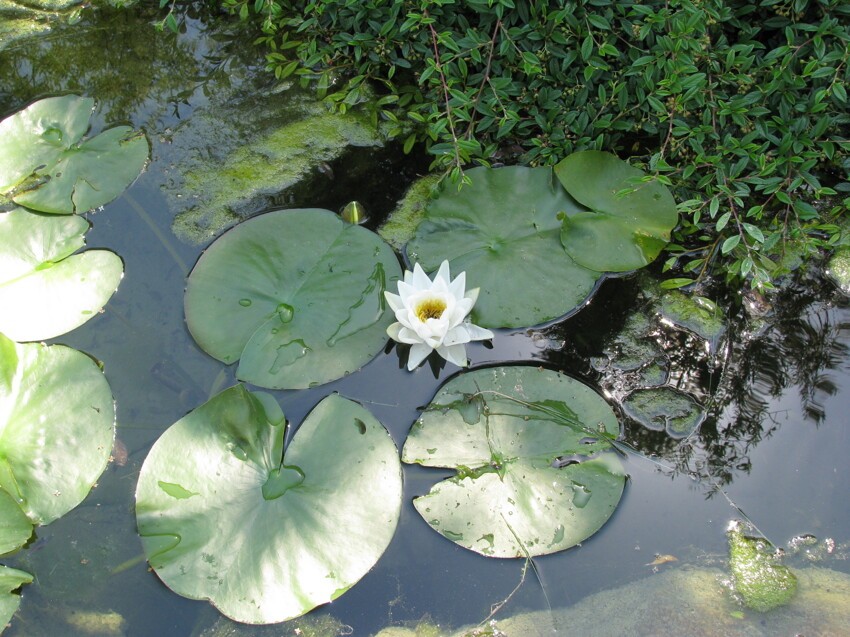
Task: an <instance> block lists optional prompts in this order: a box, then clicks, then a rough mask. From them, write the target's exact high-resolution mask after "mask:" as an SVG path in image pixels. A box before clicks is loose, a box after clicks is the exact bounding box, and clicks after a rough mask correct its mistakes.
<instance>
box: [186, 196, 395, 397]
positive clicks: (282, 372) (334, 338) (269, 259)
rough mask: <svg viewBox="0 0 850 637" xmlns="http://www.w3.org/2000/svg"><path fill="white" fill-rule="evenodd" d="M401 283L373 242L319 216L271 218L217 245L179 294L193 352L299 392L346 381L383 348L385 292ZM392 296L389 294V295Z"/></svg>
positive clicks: (387, 253)
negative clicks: (183, 295)
mask: <svg viewBox="0 0 850 637" xmlns="http://www.w3.org/2000/svg"><path fill="white" fill-rule="evenodd" d="M400 275H401V268H400V266H399V263H398V259H397V257H396V255H395V253H393V251H392V249H391V248H390V247H389V246H388V245H387V244H386V243H385V242H384V241H383V240H382V239H381V238H380V237H378V235H376V234H375V233H373V232H371V231H369V230H367V229H365V228H361V227H359V226H355V225H351V224H348V223H345V222H343V221H341V220H340V219H339V217H338V216H337V215H335V214H333V213H332V212H330V211H327V210H314V209H301V210H277V211H274V212H270V213H267V214H264V215H260V216H258V217H254V218H253V219H250V220H248V221H246V222H244V223H242V224H240V225H238V226H237V227H235V228H233V229H232V230H230V231H228V232H226V233H225V234H224V235H222V236H221V237H220V238H219V239H218V240H217V241H215V242H214V243H213V244H212V245H211V246H210V247H209V248H208V249H207V251H206V252H205V253H204V254H203V255H202V256H201V258H200V259H199V260H198V263H197V265H196V266H195V268H194V269H193V270H192V273H191V274H190V276H189V283H188V285H187V287H186V302H185V307H186V322H187V323H188V325H189V331H190V332H191V333H192V336H193V337H194V338H195V340H196V341H197V342H198V344H199V345H200V346H201V348H202V349H203V350H204V351H205V352H207V353H208V354H210V355H211V356H213V357H214V358H217V359H218V360H220V361H223V362H225V363H232V362H234V361H236V360H237V359H239V361H240V362H239V369H238V370H237V376H238V377H239V378H240V379H241V380H245V381H248V382H251V383H254V384H255V385H260V386H262V387H271V388H275V389H282V388H288V389H294V388H303V387H308V386H312V385H316V384H321V383H326V382H329V381H331V380H335V379H337V378H341V377H342V376H344V375H346V374H348V373H349V372H353V371H355V370H356V369H358V368H360V367H362V366H363V365H365V364H366V363H367V362H369V360H371V359H372V358H373V357H374V356H375V355H376V354H377V353H378V352H379V351H380V350H381V348H382V347H383V346H384V345H385V344H386V342H387V334H386V329H387V326H388V325H389V324H390V323H391V322H392V318H393V316H392V312H391V311H390V310H388V309H387V308H386V304H385V300H384V290H385V289H386V288H387V286H389V285H390V284H393V283H394V282H395V281H397V280H398V278H399V277H400ZM392 288H393V289H395V286H394V285H393V286H392Z"/></svg>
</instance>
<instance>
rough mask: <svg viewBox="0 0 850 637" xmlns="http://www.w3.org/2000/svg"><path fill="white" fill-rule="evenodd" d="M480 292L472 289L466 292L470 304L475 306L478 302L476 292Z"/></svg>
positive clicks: (477, 289)
mask: <svg viewBox="0 0 850 637" xmlns="http://www.w3.org/2000/svg"><path fill="white" fill-rule="evenodd" d="M464 274H466V273H464ZM480 291H481V288H472V289H471V290H469V291H467V293H466V298H467V299H469V300H470V301H472V304H473V305H475V302H476V301H477V300H478V292H480Z"/></svg>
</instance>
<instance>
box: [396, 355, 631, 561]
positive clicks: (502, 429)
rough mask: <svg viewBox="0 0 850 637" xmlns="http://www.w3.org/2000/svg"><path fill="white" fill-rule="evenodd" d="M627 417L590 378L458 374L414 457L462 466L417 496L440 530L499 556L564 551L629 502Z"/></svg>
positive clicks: (408, 447)
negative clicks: (617, 450)
mask: <svg viewBox="0 0 850 637" xmlns="http://www.w3.org/2000/svg"><path fill="white" fill-rule="evenodd" d="M618 433H619V425H618V423H617V419H616V417H615V416H614V412H613V411H612V410H611V408H610V407H609V406H608V404H607V403H606V402H605V401H604V400H602V398H600V397H599V395H598V394H596V393H595V392H594V391H593V390H591V389H590V388H589V387H587V386H586V385H583V384H582V383H580V382H578V381H576V380H574V379H572V378H569V377H567V376H564V375H563V374H559V373H557V372H553V371H549V370H543V369H539V368H536V367H495V368H491V369H480V370H476V371H473V372H468V373H464V374H460V375H459V376H456V377H455V378H454V379H452V380H451V381H449V382H448V383H447V384H446V385H445V386H443V388H442V389H440V391H439V392H438V393H437V395H436V396H435V398H434V400H433V401H432V402H431V404H430V405H428V408H427V409H426V410H425V411H424V412H423V414H422V416H421V417H420V418H419V420H418V421H417V422H416V423H415V424H414V425H413V428H412V429H411V432H410V435H409V436H408V438H407V441H406V442H405V445H404V451H403V454H402V459H403V460H404V462H409V463H417V464H421V465H425V466H429V467H447V468H452V469H456V470H457V474H456V475H455V476H454V477H452V478H449V479H447V480H444V481H443V482H440V483H439V484H437V485H435V486H434V487H433V488H432V489H431V491H430V493H428V494H427V495H425V496H422V497H418V498H416V499H415V500H414V501H413V504H414V506H415V507H416V510H417V511H418V512H419V514H420V515H421V516H422V517H423V518H424V519H425V521H426V522H427V523H428V524H429V525H430V526H431V527H432V528H433V529H434V530H435V531H438V532H439V533H442V534H443V535H444V536H445V537H447V538H449V539H450V540H452V541H453V542H456V543H457V544H460V545H461V546H463V547H465V548H468V549H471V550H473V551H476V552H478V553H481V554H483V555H488V556H492V557H524V556H529V555H530V556H535V555H545V554H548V553H554V552H555V551H560V550H563V549H566V548H569V547H571V546H574V545H575V544H578V543H579V542H581V541H583V540H585V539H587V538H588V537H590V536H591V535H593V534H594V533H596V531H598V530H599V528H600V527H601V526H602V525H603V524H604V523H605V522H606V520H608V518H609V517H610V516H611V514H612V513H613V512H614V509H616V507H617V504H618V503H619V501H620V497H621V495H622V492H623V486H624V473H623V467H622V465H621V463H620V461H619V459H618V458H617V456H616V455H615V454H613V453H611V452H610V449H611V440H612V439H613V438H614V437H615V436H616V435H617V434H618Z"/></svg>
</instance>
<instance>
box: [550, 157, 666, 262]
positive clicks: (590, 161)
mask: <svg viewBox="0 0 850 637" xmlns="http://www.w3.org/2000/svg"><path fill="white" fill-rule="evenodd" d="M555 174H556V175H557V176H558V179H559V180H560V181H561V183H562V184H563V186H564V188H565V189H566V190H567V192H568V193H570V195H572V196H573V198H575V200H576V201H578V202H579V203H580V204H581V205H582V206H585V207H587V208H589V210H587V211H583V212H578V213H570V214H568V215H567V216H566V217H565V218H564V224H563V228H562V230H561V241H562V242H563V245H564V248H565V249H566V251H567V253H568V254H569V255H570V256H571V257H572V258H573V259H575V260H576V261H577V262H578V263H580V264H581V265H583V266H585V267H586V268H591V269H593V270H599V271H601V272H625V271H628V270H635V269H637V268H642V267H643V266H645V265H647V264H649V263H651V262H652V261H653V260H654V259H655V257H657V256H658V254H659V253H660V252H661V250H662V249H663V248H664V246H665V245H667V242H668V241H670V231H671V230H673V228H674V227H675V226H676V223H677V222H678V218H679V216H678V213H677V212H676V202H675V201H674V200H673V196H672V195H671V194H670V191H669V190H668V189H667V187H666V186H664V184H662V183H661V182H659V181H649V182H641V183H635V182H636V180H638V179H640V178H641V177H644V176H645V174H644V173H643V171H641V170H639V169H637V168H634V167H632V166H629V165H628V164H627V163H626V162H624V161H623V160H621V159H619V158H617V157H616V156H615V155H612V154H611V153H606V152H602V151H598V150H586V151H581V152H578V153H573V154H572V155H568V156H567V157H565V158H564V159H563V160H562V161H561V162H560V163H559V164H558V165H556V166H555ZM624 191H627V192H625V193H624Z"/></svg>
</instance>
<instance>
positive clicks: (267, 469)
mask: <svg viewBox="0 0 850 637" xmlns="http://www.w3.org/2000/svg"><path fill="white" fill-rule="evenodd" d="M284 429H285V424H284V419H283V413H282V412H281V410H280V407H279V406H278V405H277V403H276V402H275V401H274V400H273V399H272V398H271V396H269V395H268V394H263V393H251V392H249V391H247V390H246V389H245V388H244V387H242V386H236V387H232V388H230V389H227V390H225V391H223V392H221V393H220V394H218V395H216V396H215V397H213V398H212V399H211V400H210V401H208V402H207V403H205V404H204V405H201V406H200V407H198V408H197V409H195V410H194V411H193V412H191V413H190V414H189V415H187V416H186V417H184V418H182V419H181V420H179V421H178V422H177V423H175V424H174V425H172V426H171V427H170V428H169V429H168V430H167V431H166V432H165V433H164V434H163V435H162V436H161V437H160V439H159V440H158V441H157V442H156V444H155V445H154V446H153V448H152V449H151V452H150V454H149V455H148V457H147V459H146V460H145V464H144V466H143V467H142V471H141V475H140V476H139V484H138V487H137V491H136V516H137V521H138V526H139V533H140V534H141V536H142V542H143V544H144V548H145V553H146V554H147V557H148V560H149V561H150V564H151V566H152V567H153V568H154V570H155V571H156V573H157V574H158V575H159V577H160V578H161V579H162V580H163V582H165V584H166V585H167V586H168V587H169V588H171V589H172V590H173V591H175V592H177V593H179V594H180V595H184V596H185V597H189V598H192V599H209V600H210V601H211V602H212V603H213V604H214V605H215V606H216V607H218V608H219V610H221V611H222V612H223V613H224V614H225V615H227V616H229V617H231V618H233V619H235V620H237V621H241V622H247V623H272V622H279V621H283V620H285V619H289V618H292V617H297V616H299V615H302V614H304V613H306V612H308V611H309V610H311V609H312V608H314V607H316V606H318V605H320V604H324V603H326V602H329V601H331V600H333V599H336V598H337V597H339V596H340V595H342V594H343V593H344V592H345V591H346V590H348V589H349V588H350V587H351V586H352V585H354V583H355V582H357V581H358V580H359V579H360V578H361V577H363V575H365V574H366V572H367V571H368V570H369V569H370V568H372V566H373V565H374V564H375V562H377V560H378V558H380V556H381V555H382V554H383V552H384V550H385V549H386V547H387V545H388V544H389V542H390V539H391V538H392V536H393V533H394V531H395V527H396V524H397V522H398V517H399V513H400V510H401V466H400V464H399V460H398V451H397V449H396V447H395V444H394V443H393V441H392V439H391V438H390V437H389V435H388V434H387V431H386V429H384V427H383V426H382V425H381V424H380V423H379V422H378V421H377V420H376V419H375V418H374V417H373V416H372V415H371V414H370V413H369V412H368V411H366V410H365V409H364V408H363V407H361V406H360V405H358V404H356V403H354V402H352V401H350V400H347V399H345V398H342V397H340V396H338V395H331V396H328V397H327V398H325V399H324V400H322V402H320V403H319V404H318V405H317V406H316V407H315V409H313V411H312V412H311V413H310V415H309V416H308V417H307V419H306V420H305V421H304V422H303V423H302V425H301V427H300V428H299V429H298V431H297V432H296V434H295V436H294V437H293V439H292V441H291V443H290V444H289V446H288V447H287V449H286V452H285V455H282V454H283V438H284Z"/></svg>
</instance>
